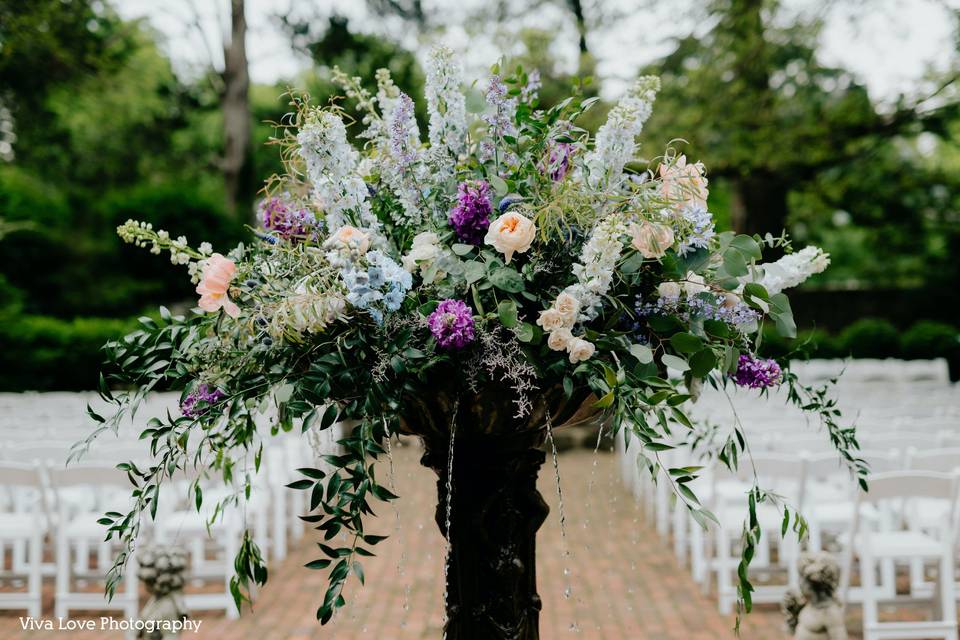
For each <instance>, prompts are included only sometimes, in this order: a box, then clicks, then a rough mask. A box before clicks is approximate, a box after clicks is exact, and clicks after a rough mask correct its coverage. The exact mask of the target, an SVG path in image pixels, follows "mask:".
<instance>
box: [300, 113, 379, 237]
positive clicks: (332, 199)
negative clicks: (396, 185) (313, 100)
mask: <svg viewBox="0 0 960 640" xmlns="http://www.w3.org/2000/svg"><path fill="white" fill-rule="evenodd" d="M297 142H298V143H299V145H300V147H299V153H300V157H302V158H303V159H304V161H305V162H306V164H307V177H308V178H309V179H310V182H311V183H312V184H313V189H314V191H313V197H314V200H315V201H316V202H317V204H318V205H319V206H320V207H321V208H322V209H323V210H324V211H326V214H327V215H326V223H327V228H328V229H329V230H330V231H336V230H337V229H339V228H340V227H342V226H343V225H344V224H346V222H347V214H348V213H350V212H353V213H355V214H356V216H357V218H358V221H359V223H360V224H361V225H362V226H364V227H366V228H369V229H370V230H371V231H376V230H377V229H378V228H379V226H380V223H379V222H378V221H377V219H376V216H374V215H373V213H372V212H371V210H370V203H369V202H367V185H366V183H365V182H364V181H363V178H361V177H360V175H359V174H358V173H357V167H358V166H359V163H360V154H359V153H357V150H356V149H354V148H353V146H352V145H351V144H350V143H349V142H348V141H347V128H346V127H345V126H344V125H343V120H341V119H340V118H339V117H338V116H336V115H335V114H333V113H330V112H329V111H321V110H317V111H314V112H313V113H311V114H310V115H309V116H308V118H307V121H306V123H304V125H303V127H301V129H300V132H299V133H298V134H297Z"/></svg>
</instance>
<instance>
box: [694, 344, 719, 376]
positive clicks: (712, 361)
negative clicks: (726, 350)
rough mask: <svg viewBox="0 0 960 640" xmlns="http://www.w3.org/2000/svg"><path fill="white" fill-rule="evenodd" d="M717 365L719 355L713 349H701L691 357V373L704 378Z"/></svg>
mask: <svg viewBox="0 0 960 640" xmlns="http://www.w3.org/2000/svg"><path fill="white" fill-rule="evenodd" d="M715 366H717V356H716V355H714V353H713V350H711V349H709V348H707V349H701V350H700V351H698V352H696V353H695V354H693V357H691V358H690V373H692V374H693V375H695V376H696V377H698V378H704V377H706V376H707V374H708V373H710V372H711V371H713V368H714V367H715Z"/></svg>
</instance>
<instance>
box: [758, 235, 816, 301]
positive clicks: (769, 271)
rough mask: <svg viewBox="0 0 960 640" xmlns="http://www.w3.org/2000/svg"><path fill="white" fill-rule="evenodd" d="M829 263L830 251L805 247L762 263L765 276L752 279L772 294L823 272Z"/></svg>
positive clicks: (761, 266) (761, 267)
mask: <svg viewBox="0 0 960 640" xmlns="http://www.w3.org/2000/svg"><path fill="white" fill-rule="evenodd" d="M829 264H830V254H829V253H825V252H824V251H823V249H821V248H820V247H814V246H809V247H804V248H803V249H801V250H800V251H797V252H796V253H791V254H788V255H785V256H784V257H782V258H780V259H779V260H777V261H776V262H768V263H766V264H761V265H760V269H762V271H763V277H761V278H760V279H757V280H752V281H753V282H756V283H757V284H759V285H762V286H763V288H764V289H766V290H767V292H768V293H770V294H771V295H772V294H774V293H780V292H781V291H783V290H784V289H789V288H791V287H795V286H797V285H799V284H801V283H802V282H803V281H805V280H806V279H807V278H809V277H810V276H813V275H816V274H818V273H821V272H823V271H824V270H825V269H826V268H827V266H828V265H829ZM740 281H741V282H744V283H745V282H749V281H751V280H750V278H749V277H746V278H741V280H740Z"/></svg>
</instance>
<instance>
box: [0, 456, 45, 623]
mask: <svg viewBox="0 0 960 640" xmlns="http://www.w3.org/2000/svg"><path fill="white" fill-rule="evenodd" d="M0 491H2V492H4V493H6V494H7V495H6V496H5V502H7V505H8V506H9V509H6V510H3V511H2V512H0V572H3V567H4V566H5V565H6V563H5V562H4V553H3V550H4V548H5V543H7V542H11V543H13V544H14V549H16V548H17V547H18V546H20V545H22V546H23V547H25V548H26V549H25V551H26V553H25V554H24V556H25V557H23V558H22V559H21V560H20V562H19V563H18V562H17V561H16V559H14V561H13V562H11V567H12V571H11V573H10V575H8V576H7V577H11V578H17V577H19V576H23V575H25V576H26V591H25V592H18V591H9V592H8V591H4V592H0V609H26V610H27V615H29V616H31V617H39V616H40V610H41V589H42V582H41V581H42V579H43V578H42V576H41V574H40V569H41V564H42V562H43V537H44V535H45V534H46V532H47V529H48V521H47V518H46V515H45V513H44V510H43V508H42V501H43V480H42V477H41V474H40V469H39V467H38V466H37V465H34V464H25V463H22V462H0ZM18 564H19V565H21V566H18ZM21 567H22V568H21Z"/></svg>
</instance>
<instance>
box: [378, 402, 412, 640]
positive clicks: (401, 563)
mask: <svg viewBox="0 0 960 640" xmlns="http://www.w3.org/2000/svg"><path fill="white" fill-rule="evenodd" d="M383 433H384V437H385V440H386V443H387V460H389V461H390V491H392V492H393V493H397V476H396V472H395V471H394V466H393V446H392V444H391V441H392V440H393V434H392V433H390V427H389V426H388V425H387V419H386V417H384V418H383ZM393 513H394V517H395V521H394V525H393V534H394V536H396V538H397V542H398V543H399V545H400V557H399V558H398V559H397V575H398V576H400V578H401V579H403V577H404V576H405V575H406V573H407V572H406V566H405V565H406V561H407V552H406V548H407V545H405V544H404V543H403V537H402V535H401V534H402V527H401V526H400V509H398V508H397V503H396V502H393ZM410 591H411V588H410V584H409V582H407V583H405V584H404V587H403V610H404V612H407V611H410ZM406 626H407V619H406V617H404V618H403V619H402V620H401V621H400V627H401V628H406Z"/></svg>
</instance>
